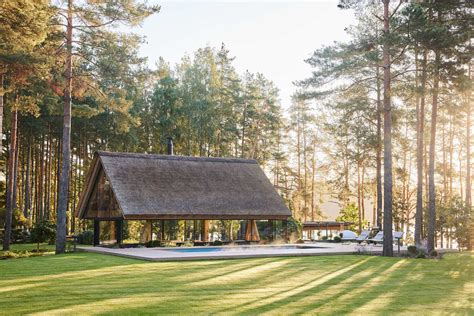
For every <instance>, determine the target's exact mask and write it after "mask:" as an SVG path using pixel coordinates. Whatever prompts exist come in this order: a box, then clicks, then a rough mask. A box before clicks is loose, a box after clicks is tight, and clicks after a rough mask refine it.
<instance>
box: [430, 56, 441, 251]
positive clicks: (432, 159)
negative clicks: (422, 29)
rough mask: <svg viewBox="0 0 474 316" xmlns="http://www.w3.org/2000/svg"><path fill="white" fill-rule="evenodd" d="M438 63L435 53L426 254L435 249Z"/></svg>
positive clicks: (438, 59) (438, 57)
mask: <svg viewBox="0 0 474 316" xmlns="http://www.w3.org/2000/svg"><path fill="white" fill-rule="evenodd" d="M439 63H440V53H439V51H438V50H436V51H435V61H434V78H433V105H432V110H431V131H430V153H429V165H428V168H429V170H428V173H429V174H428V178H429V180H428V181H429V188H428V190H429V191H428V244H427V248H428V253H429V252H431V251H433V250H434V249H435V238H436V191H435V190H436V188H435V178H434V170H435V153H436V120H437V115H438V92H439V91H438V90H439Z"/></svg>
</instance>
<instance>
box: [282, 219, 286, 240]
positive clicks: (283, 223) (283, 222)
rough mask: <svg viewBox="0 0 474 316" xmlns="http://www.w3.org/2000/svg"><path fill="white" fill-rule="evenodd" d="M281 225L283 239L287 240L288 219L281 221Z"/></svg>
mask: <svg viewBox="0 0 474 316" xmlns="http://www.w3.org/2000/svg"><path fill="white" fill-rule="evenodd" d="M281 225H282V226H283V240H284V241H285V242H288V221H287V220H284V221H281Z"/></svg>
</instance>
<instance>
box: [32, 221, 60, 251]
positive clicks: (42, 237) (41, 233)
mask: <svg viewBox="0 0 474 316" xmlns="http://www.w3.org/2000/svg"><path fill="white" fill-rule="evenodd" d="M55 238H56V225H55V224H54V223H53V222H50V221H41V222H38V223H36V224H34V225H33V228H32V229H31V241H32V242H36V243H37V249H39V244H40V243H42V242H46V241H47V242H53V243H54V239H55Z"/></svg>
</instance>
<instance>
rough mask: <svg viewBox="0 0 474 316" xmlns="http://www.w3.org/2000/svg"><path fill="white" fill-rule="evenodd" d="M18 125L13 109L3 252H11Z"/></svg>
mask: <svg viewBox="0 0 474 316" xmlns="http://www.w3.org/2000/svg"><path fill="white" fill-rule="evenodd" d="M17 123H18V111H17V110H16V109H13V111H12V118H11V125H12V126H11V133H10V152H9V157H8V183H7V205H6V213H5V234H4V236H3V250H4V251H6V250H10V239H11V235H12V217H13V207H14V201H13V196H14V191H15V187H14V186H15V182H16V181H15V164H16V163H15V162H16V159H15V154H16V142H17V137H16V135H17Z"/></svg>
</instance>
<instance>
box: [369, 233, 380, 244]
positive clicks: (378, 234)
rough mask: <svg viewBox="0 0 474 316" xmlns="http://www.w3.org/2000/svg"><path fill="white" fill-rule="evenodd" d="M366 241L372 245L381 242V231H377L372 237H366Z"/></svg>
mask: <svg viewBox="0 0 474 316" xmlns="http://www.w3.org/2000/svg"><path fill="white" fill-rule="evenodd" d="M367 242H368V243H369V244H370V243H373V244H374V245H377V244H381V243H383V231H379V232H378V233H377V235H375V236H374V237H373V238H370V239H367Z"/></svg>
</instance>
